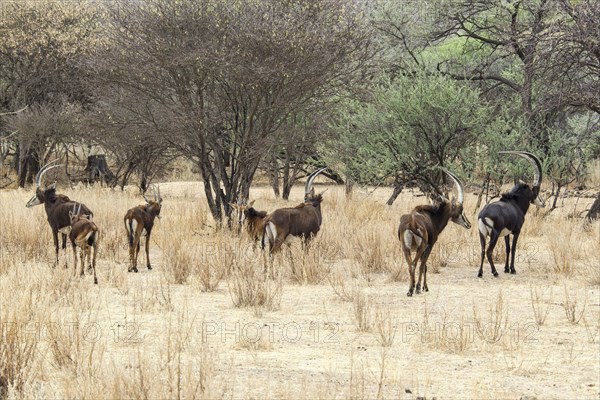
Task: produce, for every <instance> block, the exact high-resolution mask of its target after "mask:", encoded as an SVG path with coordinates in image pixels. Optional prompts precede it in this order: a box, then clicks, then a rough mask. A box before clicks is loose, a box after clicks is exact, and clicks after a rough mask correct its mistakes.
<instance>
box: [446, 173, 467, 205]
mask: <svg viewBox="0 0 600 400" xmlns="http://www.w3.org/2000/svg"><path fill="white" fill-rule="evenodd" d="M442 171H444V172H445V173H446V174H447V175H448V176H449V177H450V178H451V179H452V180H453V181H454V186H456V191H457V192H458V198H457V201H458V204H462V203H463V201H464V200H465V190H464V187H463V184H462V183H461V181H460V179H458V177H457V176H456V175H454V174H453V173H452V172H450V171H448V170H447V169H446V168H442Z"/></svg>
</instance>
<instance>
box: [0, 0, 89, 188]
mask: <svg viewBox="0 0 600 400" xmlns="http://www.w3.org/2000/svg"><path fill="white" fill-rule="evenodd" d="M88 6H89V4H88V2H85V1H70V2H56V1H39V0H35V1H34V0H24V1H21V2H9V3H7V4H3V5H2V7H3V9H2V11H3V12H2V13H0V36H1V37H2V40H0V113H2V112H3V111H4V112H5V111H10V110H16V109H22V108H23V107H25V106H31V109H30V110H29V111H26V113H30V114H31V113H32V116H33V117H35V118H39V117H40V116H43V115H44V113H45V112H46V111H50V110H60V109H64V110H72V109H73V108H77V106H78V105H82V104H86V103H88V102H89V92H88V91H87V86H86V84H85V82H86V80H87V74H86V72H85V69H84V68H82V60H83V59H84V58H85V57H86V56H87V55H89V54H90V53H91V52H93V49H94V47H95V45H96V40H97V32H98V30H97V28H98V24H97V14H96V11H95V8H93V7H88ZM35 105H39V107H38V108H37V109H36V108H35ZM44 110H45V111H44ZM46 117H49V118H50V117H52V115H51V113H50V114H47V115H46ZM11 118H13V117H7V118H5V123H12V124H14V123H19V124H21V123H23V121H22V120H19V118H21V117H20V116H14V118H13V119H15V118H16V119H17V120H18V121H13V122H10V121H8V120H10V119H11ZM40 124H41V126H40V127H41V128H43V127H44V123H43V121H41V122H40ZM49 125H51V124H49ZM0 129H1V126H0ZM42 131H44V132H46V133H47V134H49V135H52V132H58V131H56V130H55V131H53V130H52V129H45V130H44V129H40V130H39V131H38V132H36V133H35V135H36V136H37V138H36V140H35V144H36V145H35V146H31V143H33V142H32V141H31V135H32V133H25V132H24V131H22V130H21V131H19V132H18V133H17V134H16V135H14V136H12V137H11V139H10V140H11V144H12V146H14V147H15V151H14V154H15V156H16V158H17V159H16V162H15V165H16V167H17V169H18V175H19V184H20V185H21V186H23V185H24V184H25V182H26V181H31V179H32V175H34V174H35V173H36V172H37V168H38V166H39V164H40V162H44V161H45V160H44V159H43V157H44V154H43V153H46V154H47V153H48V152H47V150H48V148H40V145H41V144H42V143H47V144H53V143H55V142H56V141H57V140H61V138H63V137H40V135H41V133H42ZM59 131H61V130H59Z"/></svg>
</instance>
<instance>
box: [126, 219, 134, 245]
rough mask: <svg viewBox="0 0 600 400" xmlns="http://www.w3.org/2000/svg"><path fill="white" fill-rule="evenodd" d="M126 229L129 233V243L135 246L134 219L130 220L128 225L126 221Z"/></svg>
mask: <svg viewBox="0 0 600 400" xmlns="http://www.w3.org/2000/svg"><path fill="white" fill-rule="evenodd" d="M125 229H127V232H128V233H129V245H130V246H133V219H130V220H129V226H127V221H125Z"/></svg>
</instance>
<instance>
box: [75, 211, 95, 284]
mask: <svg viewBox="0 0 600 400" xmlns="http://www.w3.org/2000/svg"><path fill="white" fill-rule="evenodd" d="M69 217H70V219H71V232H69V239H71V244H72V245H73V260H74V271H75V273H77V246H79V248H80V249H81V253H80V254H81V255H80V258H81V271H80V272H79V275H80V276H83V275H84V266H85V260H86V258H87V260H88V262H89V263H90V266H89V269H91V270H92V271H93V272H94V283H95V284H96V285H97V284H98V278H97V277H96V254H97V253H98V237H99V236H100V232H99V230H98V226H96V224H95V223H94V221H91V220H90V219H88V218H87V217H86V216H85V215H84V214H82V213H81V204H78V205H77V206H75V205H73V209H72V210H71V211H69ZM92 249H94V256H93V257H91V252H92Z"/></svg>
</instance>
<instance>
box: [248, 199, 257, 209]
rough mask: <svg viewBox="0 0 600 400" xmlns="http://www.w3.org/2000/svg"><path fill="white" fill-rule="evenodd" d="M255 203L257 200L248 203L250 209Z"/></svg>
mask: <svg viewBox="0 0 600 400" xmlns="http://www.w3.org/2000/svg"><path fill="white" fill-rule="evenodd" d="M255 201H256V200H252V201H251V202H250V203H248V208H250V207H252V206H253V205H254V202H255Z"/></svg>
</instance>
